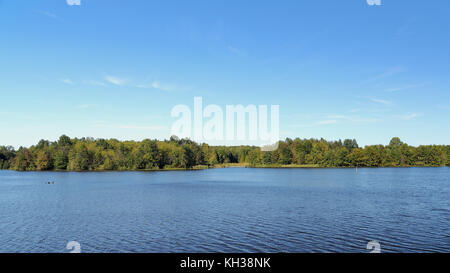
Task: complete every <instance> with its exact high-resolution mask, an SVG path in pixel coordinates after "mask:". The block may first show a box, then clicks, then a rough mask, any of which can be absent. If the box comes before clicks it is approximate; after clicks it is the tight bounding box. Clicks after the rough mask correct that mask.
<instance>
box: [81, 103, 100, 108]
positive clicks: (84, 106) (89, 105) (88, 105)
mask: <svg viewBox="0 0 450 273" xmlns="http://www.w3.org/2000/svg"><path fill="white" fill-rule="evenodd" d="M95 106H97V105H96V104H81V105H78V108H81V109H87V108H92V107H95Z"/></svg>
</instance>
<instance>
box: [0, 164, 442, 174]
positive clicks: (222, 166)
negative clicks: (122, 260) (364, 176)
mask: <svg viewBox="0 0 450 273" xmlns="http://www.w3.org/2000/svg"><path fill="white" fill-rule="evenodd" d="M449 167H450V166H381V167H358V169H387V168H389V169H406V168H449ZM227 168H249V169H356V167H322V166H319V165H317V164H305V165H294V164H292V165H265V166H263V165H258V166H250V165H249V164H241V163H226V164H218V165H216V166H205V165H200V166H195V167H193V168H191V169H184V168H165V169H148V170H85V171H68V170H42V171H40V170H29V171H18V170H11V169H0V171H11V172H18V173H30V172H39V173H43V172H52V173H103V172H181V171H203V170H211V169H227Z"/></svg>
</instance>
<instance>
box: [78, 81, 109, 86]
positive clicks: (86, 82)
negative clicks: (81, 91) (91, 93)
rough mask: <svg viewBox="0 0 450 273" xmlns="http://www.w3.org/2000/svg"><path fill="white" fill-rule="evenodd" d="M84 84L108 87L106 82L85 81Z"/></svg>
mask: <svg viewBox="0 0 450 273" xmlns="http://www.w3.org/2000/svg"><path fill="white" fill-rule="evenodd" d="M83 83H85V84H89V85H95V86H106V84H105V83H104V82H101V81H93V80H90V81H84V82H83Z"/></svg>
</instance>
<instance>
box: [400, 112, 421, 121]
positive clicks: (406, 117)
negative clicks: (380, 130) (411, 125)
mask: <svg viewBox="0 0 450 273" xmlns="http://www.w3.org/2000/svg"><path fill="white" fill-rule="evenodd" d="M421 116H423V113H408V114H404V115H398V116H396V117H398V118H400V119H403V120H412V119H415V118H418V117H421Z"/></svg>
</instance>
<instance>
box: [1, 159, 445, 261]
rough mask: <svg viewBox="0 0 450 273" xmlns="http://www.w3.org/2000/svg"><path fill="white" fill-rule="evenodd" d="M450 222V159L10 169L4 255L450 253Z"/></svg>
mask: <svg viewBox="0 0 450 273" xmlns="http://www.w3.org/2000/svg"><path fill="white" fill-rule="evenodd" d="M47 181H54V182H55V183H54V184H50V185H49V184H46V182H47ZM449 227H450V168H448V167H442V168H379V169H369V168H367V169H366V168H364V169H359V170H358V173H356V172H355V169H250V168H226V169H210V170H201V171H160V172H85V173H73V172H13V171H0V252H69V250H67V249H66V245H67V243H68V242H69V241H77V242H79V243H80V245H81V251H82V252H363V253H364V252H369V250H367V249H366V246H367V243H368V242H369V241H372V240H376V241H378V242H379V243H380V245H381V252H450V229H449Z"/></svg>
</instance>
